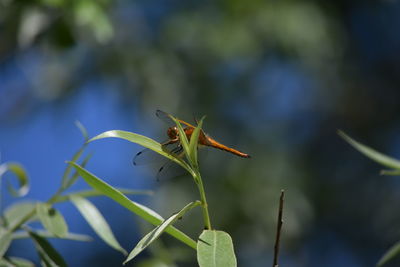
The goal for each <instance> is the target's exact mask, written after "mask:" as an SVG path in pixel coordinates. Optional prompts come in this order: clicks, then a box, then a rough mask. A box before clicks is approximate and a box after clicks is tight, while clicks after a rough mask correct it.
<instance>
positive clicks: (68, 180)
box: [61, 121, 90, 189]
mask: <svg viewBox="0 0 400 267" xmlns="http://www.w3.org/2000/svg"><path fill="white" fill-rule="evenodd" d="M75 125H76V127H77V128H78V129H79V131H80V132H81V134H82V136H83V139H84V141H85V142H84V143H83V145H82V146H81V148H80V149H79V150H78V151H77V152H76V153H75V154H74V156H73V157H72V159H71V161H73V162H76V161H77V160H78V159H79V158H80V157H81V155H82V153H83V151H84V150H85V148H86V146H87V141H88V140H89V135H88V132H87V130H86V128H85V126H83V124H82V123H80V122H79V121H75ZM89 159H90V156H87V157H86V158H85V159H84V161H83V163H82V165H83V166H85V165H86V163H87V162H88V161H89ZM71 168H72V166H71V165H67V167H66V168H65V171H64V174H63V176H62V179H61V188H62V189H66V188H68V187H70V186H71V185H72V184H73V183H74V182H75V180H76V179H77V177H76V176H77V175H76V174H74V175H72V177H70V173H71Z"/></svg>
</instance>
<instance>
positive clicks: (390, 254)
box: [376, 241, 400, 266]
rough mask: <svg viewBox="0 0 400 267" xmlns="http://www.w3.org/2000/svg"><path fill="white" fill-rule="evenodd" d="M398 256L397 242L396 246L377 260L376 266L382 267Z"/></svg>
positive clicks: (399, 248) (399, 249)
mask: <svg viewBox="0 0 400 267" xmlns="http://www.w3.org/2000/svg"><path fill="white" fill-rule="evenodd" d="M399 254H400V241H399V242H397V243H396V244H394V245H393V246H392V247H391V248H390V249H389V250H388V251H386V252H385V254H384V255H383V256H382V258H381V259H380V260H379V262H378V263H377V264H376V265H377V266H383V265H385V264H386V263H387V262H388V261H390V260H392V259H393V258H395V257H397V256H398V255H399Z"/></svg>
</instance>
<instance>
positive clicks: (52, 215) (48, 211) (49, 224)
mask: <svg viewBox="0 0 400 267" xmlns="http://www.w3.org/2000/svg"><path fill="white" fill-rule="evenodd" d="M36 213H37V215H38V217H39V219H40V221H41V222H42V224H43V226H44V228H46V229H47V230H48V231H49V232H50V233H52V234H54V235H55V236H58V237H65V236H66V235H67V233H68V225H67V223H66V222H65V219H64V217H63V216H62V214H61V213H60V212H59V211H58V210H56V209H54V208H53V207H52V206H51V205H50V204H47V203H37V204H36Z"/></svg>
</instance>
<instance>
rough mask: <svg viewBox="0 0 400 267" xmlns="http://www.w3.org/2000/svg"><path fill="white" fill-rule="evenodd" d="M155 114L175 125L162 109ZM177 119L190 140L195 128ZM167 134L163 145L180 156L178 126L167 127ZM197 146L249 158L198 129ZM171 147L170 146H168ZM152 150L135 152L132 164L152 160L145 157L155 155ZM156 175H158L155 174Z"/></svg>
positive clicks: (181, 148) (181, 149) (161, 169)
mask: <svg viewBox="0 0 400 267" xmlns="http://www.w3.org/2000/svg"><path fill="white" fill-rule="evenodd" d="M156 116H157V117H158V118H160V119H161V120H163V121H165V122H166V123H168V124H170V125H175V122H174V121H173V120H172V119H171V118H170V115H169V114H168V113H166V112H164V111H161V110H157V111H156ZM178 121H179V122H180V123H181V124H183V125H184V128H183V130H184V132H185V134H186V137H187V139H188V140H190V138H191V136H192V134H193V131H194V129H195V128H196V127H195V126H193V125H191V124H190V123H187V122H185V121H183V120H179V119H178ZM167 136H168V140H167V141H165V142H163V143H162V145H163V146H165V147H168V148H169V149H168V150H169V151H170V152H171V153H173V154H175V155H177V156H178V157H180V156H181V155H182V151H183V147H182V145H181V144H180V138H179V131H178V128H177V127H176V126H171V127H169V128H168V129H167ZM198 144H199V146H208V147H213V148H217V149H220V150H223V151H226V152H229V153H232V154H234V155H236V156H239V157H242V158H250V155H249V154H246V153H244V152H241V151H239V150H236V149H234V148H231V147H228V146H226V145H223V144H221V143H219V142H218V141H216V140H215V139H213V138H211V137H210V136H208V135H207V134H206V133H204V131H203V130H201V131H200V134H199V141H198ZM170 147H172V148H170ZM149 152H152V151H151V150H150V149H144V150H142V151H140V152H139V153H137V154H136V156H135V157H134V159H133V164H134V165H141V164H142V163H148V162H151V161H152V160H148V159H147V157H148V156H149V155H151V157H153V158H154V157H157V156H156V155H153V154H156V153H149ZM169 162H171V161H168V162H167V163H166V164H164V165H163V166H162V167H161V168H160V169H159V171H158V172H159V173H158V174H160V172H161V171H163V170H164V169H165V167H166V165H167V164H168V163H169ZM157 176H158V175H157Z"/></svg>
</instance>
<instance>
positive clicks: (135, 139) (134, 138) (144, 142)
mask: <svg viewBox="0 0 400 267" xmlns="http://www.w3.org/2000/svg"><path fill="white" fill-rule="evenodd" d="M111 137H113V138H120V139H124V140H127V141H129V142H132V143H135V144H139V145H141V146H144V147H146V148H148V149H151V150H153V151H154V152H156V153H158V154H160V155H162V156H164V157H166V158H168V159H170V160H172V161H174V162H176V163H178V164H179V165H180V166H182V167H183V168H184V169H186V170H187V171H188V172H189V173H191V172H192V170H191V168H190V166H189V165H188V164H187V163H186V162H185V161H184V160H182V159H180V158H177V157H175V156H174V154H171V153H170V152H169V151H167V150H166V149H165V147H164V146H163V145H161V144H160V143H158V142H157V141H154V140H153V139H151V138H148V137H146V136H143V135H140V134H135V133H131V132H127V131H121V130H111V131H107V132H104V133H101V134H99V135H97V136H95V137H93V138H92V139H90V140H89V141H88V142H92V141H94V140H98V139H103V138H111Z"/></svg>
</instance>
